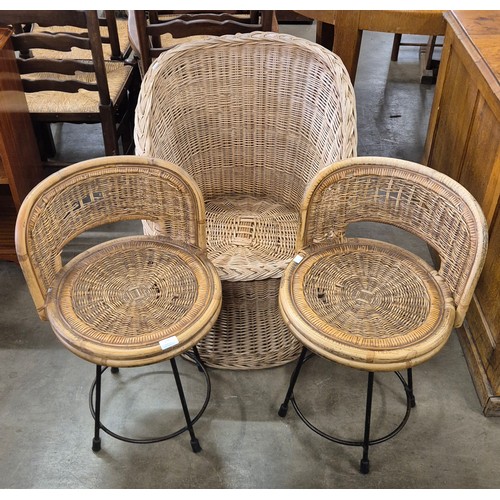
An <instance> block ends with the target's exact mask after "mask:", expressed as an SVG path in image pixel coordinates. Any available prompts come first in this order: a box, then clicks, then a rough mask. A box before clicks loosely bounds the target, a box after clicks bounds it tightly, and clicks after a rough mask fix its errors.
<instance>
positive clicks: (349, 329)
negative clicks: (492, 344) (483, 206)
mask: <svg viewBox="0 0 500 500" xmlns="http://www.w3.org/2000/svg"><path fill="white" fill-rule="evenodd" d="M359 221H374V222H383V223H387V224H391V225H394V226H397V227H400V228H402V229H405V230H408V231H410V232H411V233H413V234H415V235H417V236H419V237H420V238H422V239H423V240H424V241H425V242H427V243H428V244H429V245H431V246H433V247H434V248H435V249H436V250H437V251H438V253H439V256H440V265H439V270H435V269H433V268H432V267H431V266H429V265H428V264H427V263H426V262H424V261H423V260H422V259H421V258H420V257H418V256H416V255H414V254H413V253H411V252H409V251H407V250H403V249H402V248H399V247H397V246H395V245H393V244H389V243H384V242H381V241H375V240H368V239H357V238H347V237H346V228H347V225H348V224H350V223H353V222H359ZM297 248H298V252H299V253H298V256H297V257H296V258H294V260H293V262H292V263H291V264H290V265H289V266H288V267H287V269H286V270H285V273H284V277H283V279H282V286H281V289H280V308H281V311H282V314H283V317H284V318H285V321H286V322H287V324H288V325H289V327H290V329H291V331H292V332H293V333H294V335H295V336H296V337H297V338H298V339H299V340H301V342H303V343H304V344H305V345H306V346H307V347H308V348H309V349H311V350H312V351H314V352H317V353H319V354H321V355H323V356H325V357H326V358H328V359H331V360H334V361H337V362H340V363H343V364H345V365H348V366H352V367H355V368H360V369H365V370H369V371H396V370H401V369H405V368H411V367H412V366H416V365H418V364H420V363H422V362H424V361H426V360H428V359H430V358H431V357H432V356H434V355H435V354H436V353H437V352H438V351H439V350H440V349H441V348H442V347H443V346H444V344H445V343H446V341H447V339H448V338H449V336H450V334H451V331H452V329H453V327H454V326H459V325H461V323H462V321H463V317H464V315H465V312H466V311H467V307H468V304H469V303H470V299H471V297H472V292H473V290H474V287H475V284H476V283H477V280H478V278H479V274H480V272H481V269H482V266H483V263H484V258H485V254H486V248H487V226H486V221H485V218H484V215H483V213H482V212H481V210H480V208H479V205H478V204H477V202H476V201H475V200H474V198H473V197H472V196H471V195H470V193H468V192H467V191H466V190H465V189H464V188H463V187H462V186H460V185H459V184H458V183H457V182H455V181H453V180H452V179H450V178H448V177H446V176H445V175H443V174H440V173H439V172H436V171H434V170H432V169H430V168H428V167H425V166H423V165H418V164H416V163H411V162H407V161H403V160H396V159H388V158H376V157H366V158H362V157H359V158H352V159H348V160H343V161H340V162H338V163H337V164H335V165H332V166H331V167H328V168H327V169H325V170H324V171H322V172H320V173H319V174H318V176H317V177H316V179H315V180H314V181H313V182H312V183H311V184H310V186H309V187H308V191H307V193H306V195H305V197H304V202H303V207H302V212H301V225H300V231H299V237H298V241H297Z"/></svg>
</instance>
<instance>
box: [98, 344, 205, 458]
mask: <svg viewBox="0 0 500 500" xmlns="http://www.w3.org/2000/svg"><path fill="white" fill-rule="evenodd" d="M186 354H188V355H189V357H190V358H191V359H192V360H193V361H194V362H195V363H196V365H197V367H198V370H199V371H200V372H202V373H203V374H204V376H205V381H206V385H207V391H206V396H205V401H204V403H203V405H202V407H201V409H200V411H199V412H198V413H197V414H196V416H195V417H193V418H191V416H190V413H189V409H188V406H187V402H186V397H185V395H184V390H183V388H182V382H181V378H180V375H179V370H178V368H177V363H176V361H175V358H172V359H171V360H170V364H171V366H172V372H173V375H174V379H175V384H176V387H177V392H178V393H179V398H180V401H181V406H182V411H183V413H184V418H185V420H186V425H185V426H184V427H182V428H180V429H179V430H177V431H175V432H172V433H170V434H167V435H164V436H159V437H151V438H144V439H136V438H130V437H126V436H122V435H120V434H117V433H115V432H113V431H111V430H110V429H108V428H107V427H106V426H105V425H104V424H103V423H102V421H101V378H102V374H103V373H104V372H105V371H106V370H107V369H108V367H107V366H104V367H102V366H100V365H96V378H95V380H94V382H93V383H92V386H91V388H90V394H89V406H90V412H91V414H92V417H93V418H94V438H93V440H92V450H93V451H99V450H100V449H101V438H100V430H103V431H104V432H105V433H106V434H109V435H110V436H112V437H114V438H116V439H119V440H121V441H126V442H128V443H139V444H149V443H157V442H160V441H166V440H167V439H171V438H173V437H176V436H178V435H179V434H182V433H183V432H185V431H188V432H189V435H190V437H191V448H192V450H193V451H194V452H195V453H198V452H200V451H201V446H200V443H199V441H198V438H197V437H196V435H195V433H194V429H193V425H194V424H195V423H196V422H197V421H198V419H199V418H200V417H201V415H202V414H203V413H204V411H205V409H206V407H207V405H208V402H209V400H210V394H211V383H210V377H209V375H208V372H207V369H206V367H205V366H204V364H203V362H202V360H201V358H200V356H199V353H198V350H197V349H196V347H195V348H193V353H186ZM118 371H119V370H118V369H117V368H112V369H111V372H112V373H118Z"/></svg>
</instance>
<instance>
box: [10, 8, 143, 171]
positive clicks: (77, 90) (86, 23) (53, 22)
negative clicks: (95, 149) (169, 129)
mask: <svg viewBox="0 0 500 500" xmlns="http://www.w3.org/2000/svg"><path fill="white" fill-rule="evenodd" d="M113 20H114V18H113V17H112V16H110V15H108V19H107V23H108V24H107V25H105V26H101V25H100V21H99V18H98V15H97V11H83V10H82V11H79V10H67V11H66V10H61V11H50V10H47V11H45V10H20V11H0V25H11V26H14V27H15V33H14V34H13V35H12V37H11V40H12V45H13V47H14V50H15V51H16V53H17V54H18V57H17V65H18V69H19V73H20V75H21V80H22V83H23V88H24V91H25V95H26V101H27V104H28V110H29V113H30V117H31V120H32V122H33V125H34V128H35V132H36V134H37V137H38V143H39V149H40V154H41V156H42V160H43V161H44V163H45V165H46V166H49V167H54V168H58V167H61V166H66V165H67V162H64V160H62V161H57V162H56V161H55V160H52V161H50V158H54V157H55V156H56V153H57V152H56V150H55V145H54V141H53V137H52V132H51V128H50V124H55V123H96V124H100V125H101V129H102V138H103V146H104V148H103V149H104V154H106V155H107V156H110V155H116V154H120V153H122V154H133V140H132V136H133V122H134V107H135V102H136V99H137V93H138V81H139V75H138V68H137V65H135V64H127V63H125V61H124V60H123V57H122V52H123V50H124V49H121V47H120V45H119V38H118V35H117V33H116V31H117V30H110V28H111V27H116V23H115V24H112V21H113ZM101 21H102V20H101ZM115 21H116V20H115ZM106 26H107V30H106ZM106 31H107V34H106V36H104V34H103V36H101V32H103V33H104V32H106ZM112 34H114V35H115V36H111V35H112ZM103 47H106V51H104V50H103ZM105 52H106V56H105Z"/></svg>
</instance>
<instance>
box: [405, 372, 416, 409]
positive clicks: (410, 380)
mask: <svg viewBox="0 0 500 500" xmlns="http://www.w3.org/2000/svg"><path fill="white" fill-rule="evenodd" d="M407 375H408V397H409V398H410V406H411V407H412V408H415V405H416V404H417V403H416V402H415V395H414V394H413V372H412V370H411V368H408V370H407Z"/></svg>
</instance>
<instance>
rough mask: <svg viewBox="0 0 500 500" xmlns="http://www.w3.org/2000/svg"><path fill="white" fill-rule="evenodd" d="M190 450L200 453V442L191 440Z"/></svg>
mask: <svg viewBox="0 0 500 500" xmlns="http://www.w3.org/2000/svg"><path fill="white" fill-rule="evenodd" d="M191 448H192V449H193V451H194V452H195V453H199V452H200V451H201V446H200V442H199V441H198V440H197V439H191Z"/></svg>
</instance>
